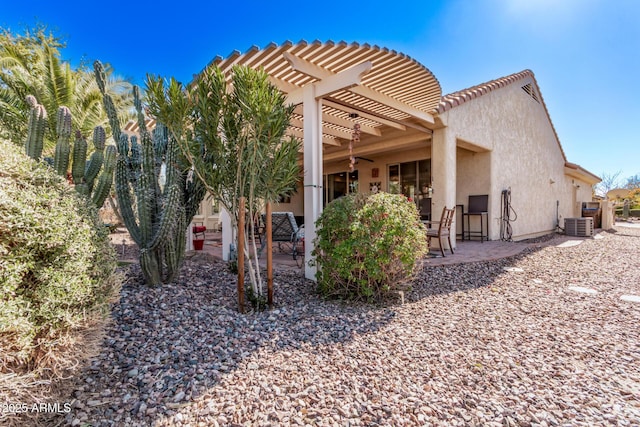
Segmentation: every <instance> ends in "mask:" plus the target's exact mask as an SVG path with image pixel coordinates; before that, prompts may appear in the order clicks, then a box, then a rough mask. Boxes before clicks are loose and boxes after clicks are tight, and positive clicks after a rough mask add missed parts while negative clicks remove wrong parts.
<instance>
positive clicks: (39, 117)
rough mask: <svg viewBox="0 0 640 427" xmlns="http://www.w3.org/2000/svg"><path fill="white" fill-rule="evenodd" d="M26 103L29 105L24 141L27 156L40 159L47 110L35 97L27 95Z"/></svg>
mask: <svg viewBox="0 0 640 427" xmlns="http://www.w3.org/2000/svg"><path fill="white" fill-rule="evenodd" d="M27 104H29V106H30V107H31V113H30V114H29V133H28V134H27V140H26V142H25V151H26V153H27V156H29V157H31V158H32V159H34V160H40V156H41V155H42V147H44V132H45V130H46V128H47V110H45V108H44V106H43V105H40V104H38V101H37V100H36V97H35V96H33V95H28V96H27Z"/></svg>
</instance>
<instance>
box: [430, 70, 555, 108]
mask: <svg viewBox="0 0 640 427" xmlns="http://www.w3.org/2000/svg"><path fill="white" fill-rule="evenodd" d="M527 77H531V78H532V79H533V81H534V82H535V83H536V86H538V83H537V82H536V81H535V80H536V78H535V76H534V75H533V71H531V70H524V71H520V72H519V73H515V74H511V75H509V76H505V77H501V78H499V79H495V80H491V81H489V82H486V83H481V84H479V85H476V86H473V87H470V88H467V89H462V90H459V91H457V92H452V93H450V94H448V95H444V96H443V97H442V98H441V99H440V103H439V104H438V106H437V107H436V109H435V111H434V112H435V113H436V114H442V113H444V112H445V111H448V110H450V109H452V108H453V107H457V106H458V105H462V104H464V103H465V102H467V101H470V100H472V99H475V98H479V97H481V96H482V95H484V94H487V93H489V92H491V91H494V90H496V89H500V88H501V87H505V86H508V85H510V84H511V83H515V82H517V81H518V80H522V79H525V78H527ZM538 93H539V91H538ZM545 109H546V106H545Z"/></svg>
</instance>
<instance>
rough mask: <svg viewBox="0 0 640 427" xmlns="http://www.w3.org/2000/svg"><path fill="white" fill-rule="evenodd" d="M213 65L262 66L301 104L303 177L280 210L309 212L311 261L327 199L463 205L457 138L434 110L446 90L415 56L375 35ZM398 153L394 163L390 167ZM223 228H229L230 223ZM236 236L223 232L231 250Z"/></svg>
mask: <svg viewBox="0 0 640 427" xmlns="http://www.w3.org/2000/svg"><path fill="white" fill-rule="evenodd" d="M211 64H213V65H216V66H218V67H219V68H220V69H221V70H222V71H223V73H225V74H226V75H227V76H229V78H230V76H231V70H232V67H233V66H235V65H244V66H250V67H253V68H259V67H261V68H263V69H264V70H265V71H266V72H267V73H268V74H269V76H270V80H271V82H272V83H273V84H274V85H276V86H277V87H278V88H280V89H281V90H282V91H283V92H284V93H286V94H287V97H288V101H289V102H291V103H293V104H296V105H297V108H296V110H295V115H294V118H293V120H292V122H291V126H290V128H289V133H290V134H291V135H294V136H297V137H299V138H302V139H303V140H304V150H303V153H302V154H303V169H304V182H303V186H302V188H301V190H302V191H299V192H298V194H297V195H294V197H292V198H291V200H289V201H287V202H288V203H282V204H281V205H280V206H278V207H277V208H276V210H283V211H292V212H294V214H295V215H298V216H303V217H304V224H305V240H306V242H308V243H307V244H306V245H305V258H306V259H307V260H308V259H310V258H311V251H312V250H313V247H312V245H311V242H312V241H313V239H314V238H315V236H316V231H315V221H316V219H317V218H318V217H319V216H320V213H321V212H322V208H323V206H324V204H325V203H328V202H330V201H331V200H332V199H333V198H335V197H339V196H340V195H342V194H346V193H348V192H353V191H369V190H374V191H375V190H385V191H393V192H398V193H402V194H405V195H406V196H407V197H411V198H413V199H414V200H415V201H416V203H417V204H418V205H419V204H420V201H421V200H422V199H424V200H425V202H427V200H426V199H429V201H428V203H429V204H430V205H432V206H431V210H432V211H433V212H439V211H440V210H441V209H442V207H443V206H445V205H447V206H449V207H451V206H453V205H454V204H455V185H456V184H455V181H456V173H455V169H456V165H455V162H456V141H455V139H454V140H451V139H450V138H448V137H447V135H444V134H442V133H441V132H439V131H438V130H439V129H442V128H443V125H442V123H441V121H440V120H436V119H435V118H434V116H433V115H432V114H431V113H430V112H432V111H435V109H436V108H437V106H438V103H439V102H440V100H441V97H442V91H441V88H440V84H439V83H438V80H437V79H436V78H435V76H434V75H433V74H432V73H431V71H429V70H428V69H427V68H426V67H424V66H423V65H422V64H420V63H418V62H417V61H415V60H414V59H412V58H410V57H408V56H407V55H404V54H402V53H400V52H396V51H393V50H389V49H385V48H381V47H378V46H371V45H368V44H357V43H346V42H338V43H334V42H331V41H329V42H326V43H323V42H319V41H314V42H311V43H307V42H305V41H301V42H298V43H291V42H285V43H283V44H282V45H276V44H270V45H268V46H267V47H265V48H264V49H260V48H258V47H253V48H251V49H249V50H248V51H247V52H245V53H240V52H233V53H232V54H231V55H229V56H228V57H226V58H222V57H217V58H215V59H214V60H213V61H212V62H211ZM211 64H210V65H211ZM434 142H435V143H434ZM416 150H418V152H419V155H418V157H416V156H415V154H412V159H414V160H415V162H414V169H415V171H414V175H413V180H414V182H415V183H414V184H412V185H408V186H407V185H404V186H403V184H406V180H405V182H404V183H403V181H402V179H401V174H400V172H401V169H402V168H404V169H405V170H408V169H407V165H403V164H402V159H404V158H406V155H403V153H406V152H409V151H411V152H413V153H415V151H416ZM394 159H396V160H397V165H396V166H395V169H394V166H389V164H390V163H391V162H394ZM432 164H436V165H438V167H437V168H433V169H432V168H431V165H432ZM409 169H411V167H410V166H409ZM394 171H395V172H394ZM404 175H405V177H406V176H408V175H407V174H406V173H405V174H404ZM223 217H224V215H223ZM222 228H223V230H225V229H229V227H225V226H224V222H223V227H222ZM230 238H231V236H230V234H229V235H227V234H226V233H223V236H222V239H223V244H222V248H223V258H225V259H226V257H228V253H227V252H228V249H227V248H228V247H229V243H231V242H230ZM315 273H316V270H315V267H311V266H309V265H308V264H307V265H306V266H305V276H306V277H307V278H309V279H315Z"/></svg>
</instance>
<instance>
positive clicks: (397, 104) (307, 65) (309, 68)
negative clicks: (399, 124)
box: [283, 52, 435, 124]
mask: <svg viewBox="0 0 640 427" xmlns="http://www.w3.org/2000/svg"><path fill="white" fill-rule="evenodd" d="M283 55H284V58H285V59H286V60H287V61H288V62H289V64H291V67H292V68H293V69H294V70H296V71H299V72H301V73H303V74H306V75H308V76H309V77H313V78H315V79H319V80H322V81H325V80H326V79H328V78H330V77H332V76H337V75H341V74H342V73H345V72H348V71H350V70H353V69H355V68H356V67H359V66H362V65H364V64H366V63H370V61H367V62H364V63H362V64H359V65H356V66H355V67H352V68H350V69H348V70H345V71H342V72H340V73H338V74H333V73H332V72H331V71H329V70H327V69H324V68H322V67H319V66H317V65H315V64H312V63H311V62H309V61H305V60H304V59H302V58H299V57H297V56H295V55H292V54H290V53H289V52H285V53H284V54H283ZM369 70H370V68H369ZM358 84H359V82H358ZM328 88H331V86H330V85H328ZM343 89H349V90H350V91H351V92H353V93H356V94H358V95H361V96H364V97H365V98H368V99H371V100H372V101H375V102H378V103H380V104H383V105H387V106H389V107H391V108H393V109H395V110H398V111H401V112H403V113H405V114H408V115H410V116H411V117H414V118H416V119H419V120H422V121H424V122H427V123H429V124H434V123H435V119H434V118H433V116H432V115H431V114H429V113H427V112H425V111H422V110H419V109H417V108H414V107H412V106H410V105H408V104H405V103H404V102H401V101H398V100H397V99H395V98H391V97H390V96H387V95H384V94H382V93H380V92H377V91H374V90H372V89H369V88H368V87H365V86H359V85H358V86H355V85H352V86H349V87H344V88H343ZM298 97H300V98H301V94H300V95H298V94H294V95H291V99H296V100H297V99H298ZM300 102H301V101H300Z"/></svg>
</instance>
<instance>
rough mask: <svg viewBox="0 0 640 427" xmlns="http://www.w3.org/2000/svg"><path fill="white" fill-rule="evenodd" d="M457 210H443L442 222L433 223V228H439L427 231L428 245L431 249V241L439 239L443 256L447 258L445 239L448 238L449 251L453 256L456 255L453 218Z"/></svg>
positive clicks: (445, 208)
mask: <svg viewBox="0 0 640 427" xmlns="http://www.w3.org/2000/svg"><path fill="white" fill-rule="evenodd" d="M455 214H456V208H455V206H454V207H453V208H452V209H447V207H446V206H445V207H444V208H443V209H442V216H441V217H440V221H432V222H431V224H432V226H433V225H434V224H436V225H437V226H438V227H437V228H428V229H427V245H428V246H429V247H431V239H432V238H434V237H437V238H438V241H439V243H440V251H441V252H442V256H443V257H445V256H446V255H445V254H444V238H445V237H446V238H447V240H448V241H449V249H450V250H451V254H454V253H455V252H454V251H453V245H452V244H451V224H452V223H453V218H455Z"/></svg>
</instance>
